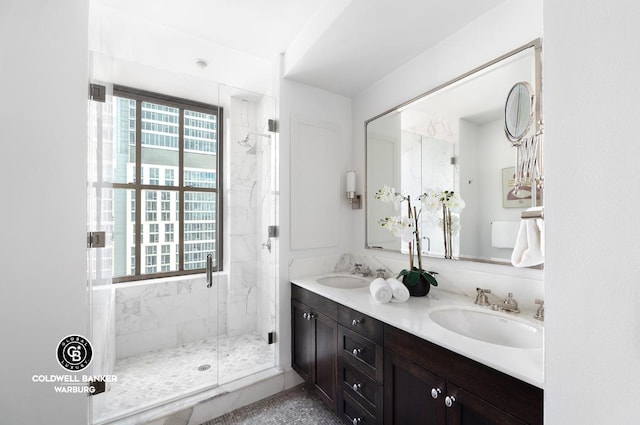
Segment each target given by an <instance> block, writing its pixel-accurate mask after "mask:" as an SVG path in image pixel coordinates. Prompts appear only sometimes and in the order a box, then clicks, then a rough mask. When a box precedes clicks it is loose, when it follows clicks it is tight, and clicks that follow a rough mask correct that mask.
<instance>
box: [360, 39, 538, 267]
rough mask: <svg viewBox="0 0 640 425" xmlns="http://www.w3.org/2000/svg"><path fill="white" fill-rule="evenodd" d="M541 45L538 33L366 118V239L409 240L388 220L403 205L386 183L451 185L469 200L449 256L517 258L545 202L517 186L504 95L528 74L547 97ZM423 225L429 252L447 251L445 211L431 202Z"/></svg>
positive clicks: (415, 190)
mask: <svg viewBox="0 0 640 425" xmlns="http://www.w3.org/2000/svg"><path fill="white" fill-rule="evenodd" d="M540 51H541V44H540V40H535V41H533V42H531V43H529V44H527V45H525V46H522V47H521V48H519V49H516V50H514V51H512V52H509V53H507V54H505V55H504V56H502V57H500V58H497V59H496V60H494V61H492V62H490V63H488V64H486V65H484V66H482V67H480V68H478V69H475V70H473V71H471V72H469V73H467V74H465V75H463V76H461V77H460V78H457V79H455V80H454V81H451V82H449V83H447V84H444V85H442V86H440V87H438V88H436V89H434V90H432V91H430V92H428V93H426V94H423V95H421V96H419V97H417V98H415V99H414V100H412V101H409V102H407V103H405V104H403V105H400V106H398V107H397V108H394V109H393V110H391V111H388V112H386V113H384V114H382V115H379V116H377V117H375V118H372V119H370V120H368V121H367V122H366V123H365V126H366V132H365V133H366V173H367V174H366V185H367V189H366V192H367V195H366V196H367V202H366V208H367V210H366V222H367V223H366V227H367V230H366V232H367V233H366V235H367V241H366V243H367V248H370V249H379V250H391V251H405V250H406V248H407V247H406V245H404V243H403V242H402V239H401V238H398V237H396V236H394V235H393V234H392V233H391V232H389V231H388V229H387V228H385V227H382V226H381V225H380V220H381V219H384V218H385V217H389V216H394V215H398V214H399V212H398V211H396V208H395V207H394V205H392V204H389V203H384V202H381V201H380V200H377V199H376V197H375V195H376V192H377V191H378V190H379V189H381V188H383V187H384V186H388V187H392V188H394V189H395V190H396V191H397V192H399V193H402V194H404V195H411V197H412V199H416V198H417V196H419V195H421V194H423V193H425V192H428V193H443V192H444V191H449V192H454V193H455V194H456V195H457V196H459V197H461V198H462V200H463V201H464V208H462V209H461V210H459V212H458V213H456V214H454V220H453V221H454V222H453V229H454V232H453V235H452V238H451V243H450V246H451V248H452V252H451V253H450V254H452V255H451V258H458V259H466V260H477V261H485V262H497V263H505V264H510V258H511V253H512V251H513V244H514V243H515V239H516V235H517V232H518V227H519V224H520V216H521V213H522V212H523V211H524V210H525V209H527V208H529V207H531V206H532V205H541V203H542V200H541V197H542V194H541V192H540V191H536V190H531V188H527V187H520V190H515V191H514V190H513V189H514V188H513V184H514V176H515V166H516V150H515V149H514V147H513V146H512V143H511V142H510V141H509V139H508V138H507V136H506V135H505V101H506V99H507V95H508V94H509V92H510V90H511V89H512V88H513V87H514V85H515V84H517V83H520V82H523V83H526V84H528V85H530V86H531V88H532V90H533V94H534V95H535V97H536V98H537V99H538V101H539V99H540V74H541V73H540V69H541V64H540ZM416 203H417V202H416ZM418 205H419V204H418ZM419 226H420V228H421V231H420V236H421V239H422V244H421V245H422V252H423V254H425V255H427V256H436V257H446V258H449V257H448V256H446V255H445V250H444V249H445V248H444V240H443V229H442V222H441V220H440V222H439V220H438V217H437V214H436V215H434V214H427V213H426V211H424V208H423V212H422V213H421V215H420V220H419Z"/></svg>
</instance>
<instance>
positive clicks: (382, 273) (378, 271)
mask: <svg viewBox="0 0 640 425" xmlns="http://www.w3.org/2000/svg"><path fill="white" fill-rule="evenodd" d="M386 272H387V269H385V268H379V269H376V277H381V278H383V279H384V278H385V277H386V274H385V273H386Z"/></svg>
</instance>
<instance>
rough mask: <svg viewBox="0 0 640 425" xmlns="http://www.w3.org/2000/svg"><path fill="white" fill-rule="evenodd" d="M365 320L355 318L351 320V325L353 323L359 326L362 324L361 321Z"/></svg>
mask: <svg viewBox="0 0 640 425" xmlns="http://www.w3.org/2000/svg"><path fill="white" fill-rule="evenodd" d="M363 322H364V320H363V319H353V320H352V321H351V325H352V326H358V325H360V324H361V323H363Z"/></svg>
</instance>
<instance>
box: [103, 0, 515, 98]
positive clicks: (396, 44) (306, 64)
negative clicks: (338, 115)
mask: <svg viewBox="0 0 640 425" xmlns="http://www.w3.org/2000/svg"><path fill="white" fill-rule="evenodd" d="M503 1H504V0H448V1H438V0H393V1H391V0H182V1H180V2H177V1H175V0H91V21H92V22H91V24H90V28H91V31H90V33H91V34H90V48H91V49H92V50H93V51H97V52H101V53H102V54H104V55H109V56H111V57H114V58H121V59H124V60H127V61H129V62H134V61H139V62H144V63H146V64H147V65H149V66H153V67H154V68H159V69H166V70H169V71H173V72H179V73H186V74H192V75H198V74H197V73H198V72H200V73H201V74H199V75H200V76H202V77H203V78H209V79H216V80H217V81H221V82H228V83H229V84H233V85H236V86H238V87H243V88H244V87H246V88H247V89H254V88H257V87H260V86H259V85H256V84H255V80H256V79H259V78H260V77H259V76H258V75H257V74H259V73H261V74H265V73H266V74H271V73H272V72H273V69H274V68H273V64H274V62H275V61H276V60H277V59H278V57H279V55H280V54H281V53H284V75H285V77H286V78H289V79H291V80H294V81H298V82H301V83H304V84H308V85H311V86H314V87H319V88H322V89H325V90H328V91H331V92H334V93H338V94H341V95H344V96H353V95H354V94H356V93H358V92H360V91H361V90H363V89H364V88H366V87H368V86H370V85H371V84H373V83H375V82H376V81H378V80H379V79H381V78H382V77H384V76H385V75H387V74H388V73H389V72H391V71H393V70H394V69H396V68H398V67H400V66H402V65H403V64H405V63H407V62H408V61H410V60H411V59H412V58H414V57H416V56H417V55H419V54H420V53H422V52H424V51H425V50H427V49H429V48H430V47H432V46H434V45H436V44H437V43H438V42H440V41H442V40H443V39H445V38H446V37H448V36H450V35H451V34H453V33H454V32H456V31H457V30H459V29H460V28H462V27H464V26H465V25H467V24H468V23H470V22H471V21H473V20H474V19H476V18H477V17H479V16H480V15H482V14H484V13H486V12H487V11H489V10H490V9H492V8H493V7H495V6H497V5H498V4H499V3H501V2H503ZM139 39H144V40H145V42H141V41H139ZM177 39H180V40H182V42H181V43H179V44H178V43H176V42H175V40H177ZM150 44H153V46H151V47H150ZM196 58H204V59H206V60H207V61H208V62H209V63H210V66H209V67H208V69H207V71H206V72H207V74H203V72H204V71H202V70H201V69H200V70H198V69H196V66H195V64H194V60H195V59H196ZM262 78H265V77H264V76H263V77H262ZM268 78H270V77H268Z"/></svg>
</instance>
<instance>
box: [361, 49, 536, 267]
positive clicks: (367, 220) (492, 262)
mask: <svg viewBox="0 0 640 425" xmlns="http://www.w3.org/2000/svg"><path fill="white" fill-rule="evenodd" d="M529 48H533V49H534V60H535V89H534V90H533V97H534V101H533V105H532V106H533V108H532V121H533V124H534V125H533V127H534V131H536V132H537V131H539V128H540V125H541V124H540V123H541V122H542V115H541V111H542V107H541V104H542V96H541V93H542V62H541V60H542V57H541V56H542V55H541V51H542V39H541V38H536V39H534V40H532V41H530V42H529V43H526V44H524V45H522V46H520V47H518V48H516V49H513V50H511V51H509V52H507V53H505V54H503V55H501V56H499V57H497V58H495V59H493V60H491V61H489V62H487V63H485V64H483V65H480V66H478V67H476V68H474V69H472V70H470V71H468V72H465V73H464V74H462V75H459V76H458V77H456V78H453V79H451V80H449V81H447V82H445V83H443V84H440V85H438V86H436V87H434V88H433V89H431V90H428V91H426V92H424V93H422V94H419V95H418V96H415V97H413V98H411V99H409V100H407V101H405V102H402V103H401V104H399V105H397V106H394V107H393V108H390V109H388V110H386V111H384V112H382V113H380V114H378V115H375V116H374V117H372V118H369V119H368V120H366V121H365V122H364V151H365V152H364V155H365V173H364V182H365V189H364V198H365V199H369V191H370V190H372V189H371V188H369V187H368V184H367V182H368V164H367V158H368V137H367V126H368V125H369V123H371V122H372V121H374V120H376V119H378V118H381V117H383V116H385V115H387V114H390V113H392V112H395V111H398V110H399V109H401V108H404V107H405V106H407V105H410V104H412V103H413V102H415V101H418V100H420V99H423V98H425V97H427V96H429V95H431V94H433V93H435V92H437V91H439V90H442V89H444V88H446V87H448V86H450V85H452V84H455V83H457V82H459V81H461V80H463V79H465V78H467V77H469V76H471V75H473V74H475V73H477V72H480V71H482V70H484V69H486V68H488V67H490V66H492V65H495V64H496V63H498V62H500V61H502V60H504V59H507V58H509V57H511V56H513V55H516V54H518V53H520V52H522V51H524V50H527V49H529ZM505 101H506V97H505ZM530 129H531V125H529V126H528V128H527V130H530ZM374 191H375V190H374ZM365 205H366V204H365ZM368 215H369V208H368V206H367V207H365V220H364V225H365V229H364V230H365V232H364V233H365V235H364V236H365V241H364V245H365V246H364V248H365V249H370V250H375V251H385V252H396V253H399V252H401V251H400V249H383V248H381V247H376V246H372V245H370V244H369V240H368V239H369V232H368V222H369V216H368ZM422 255H423V256H426V257H431V258H444V257H442V256H439V255H429V254H422ZM452 260H464V261H473V262H479V263H489V264H500V265H509V266H510V265H511V263H510V262H509V261H508V260H505V261H497V260H490V259H484V258H471V257H454V258H452ZM532 268H536V269H537V268H542V265H539V266H534V267H532Z"/></svg>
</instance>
